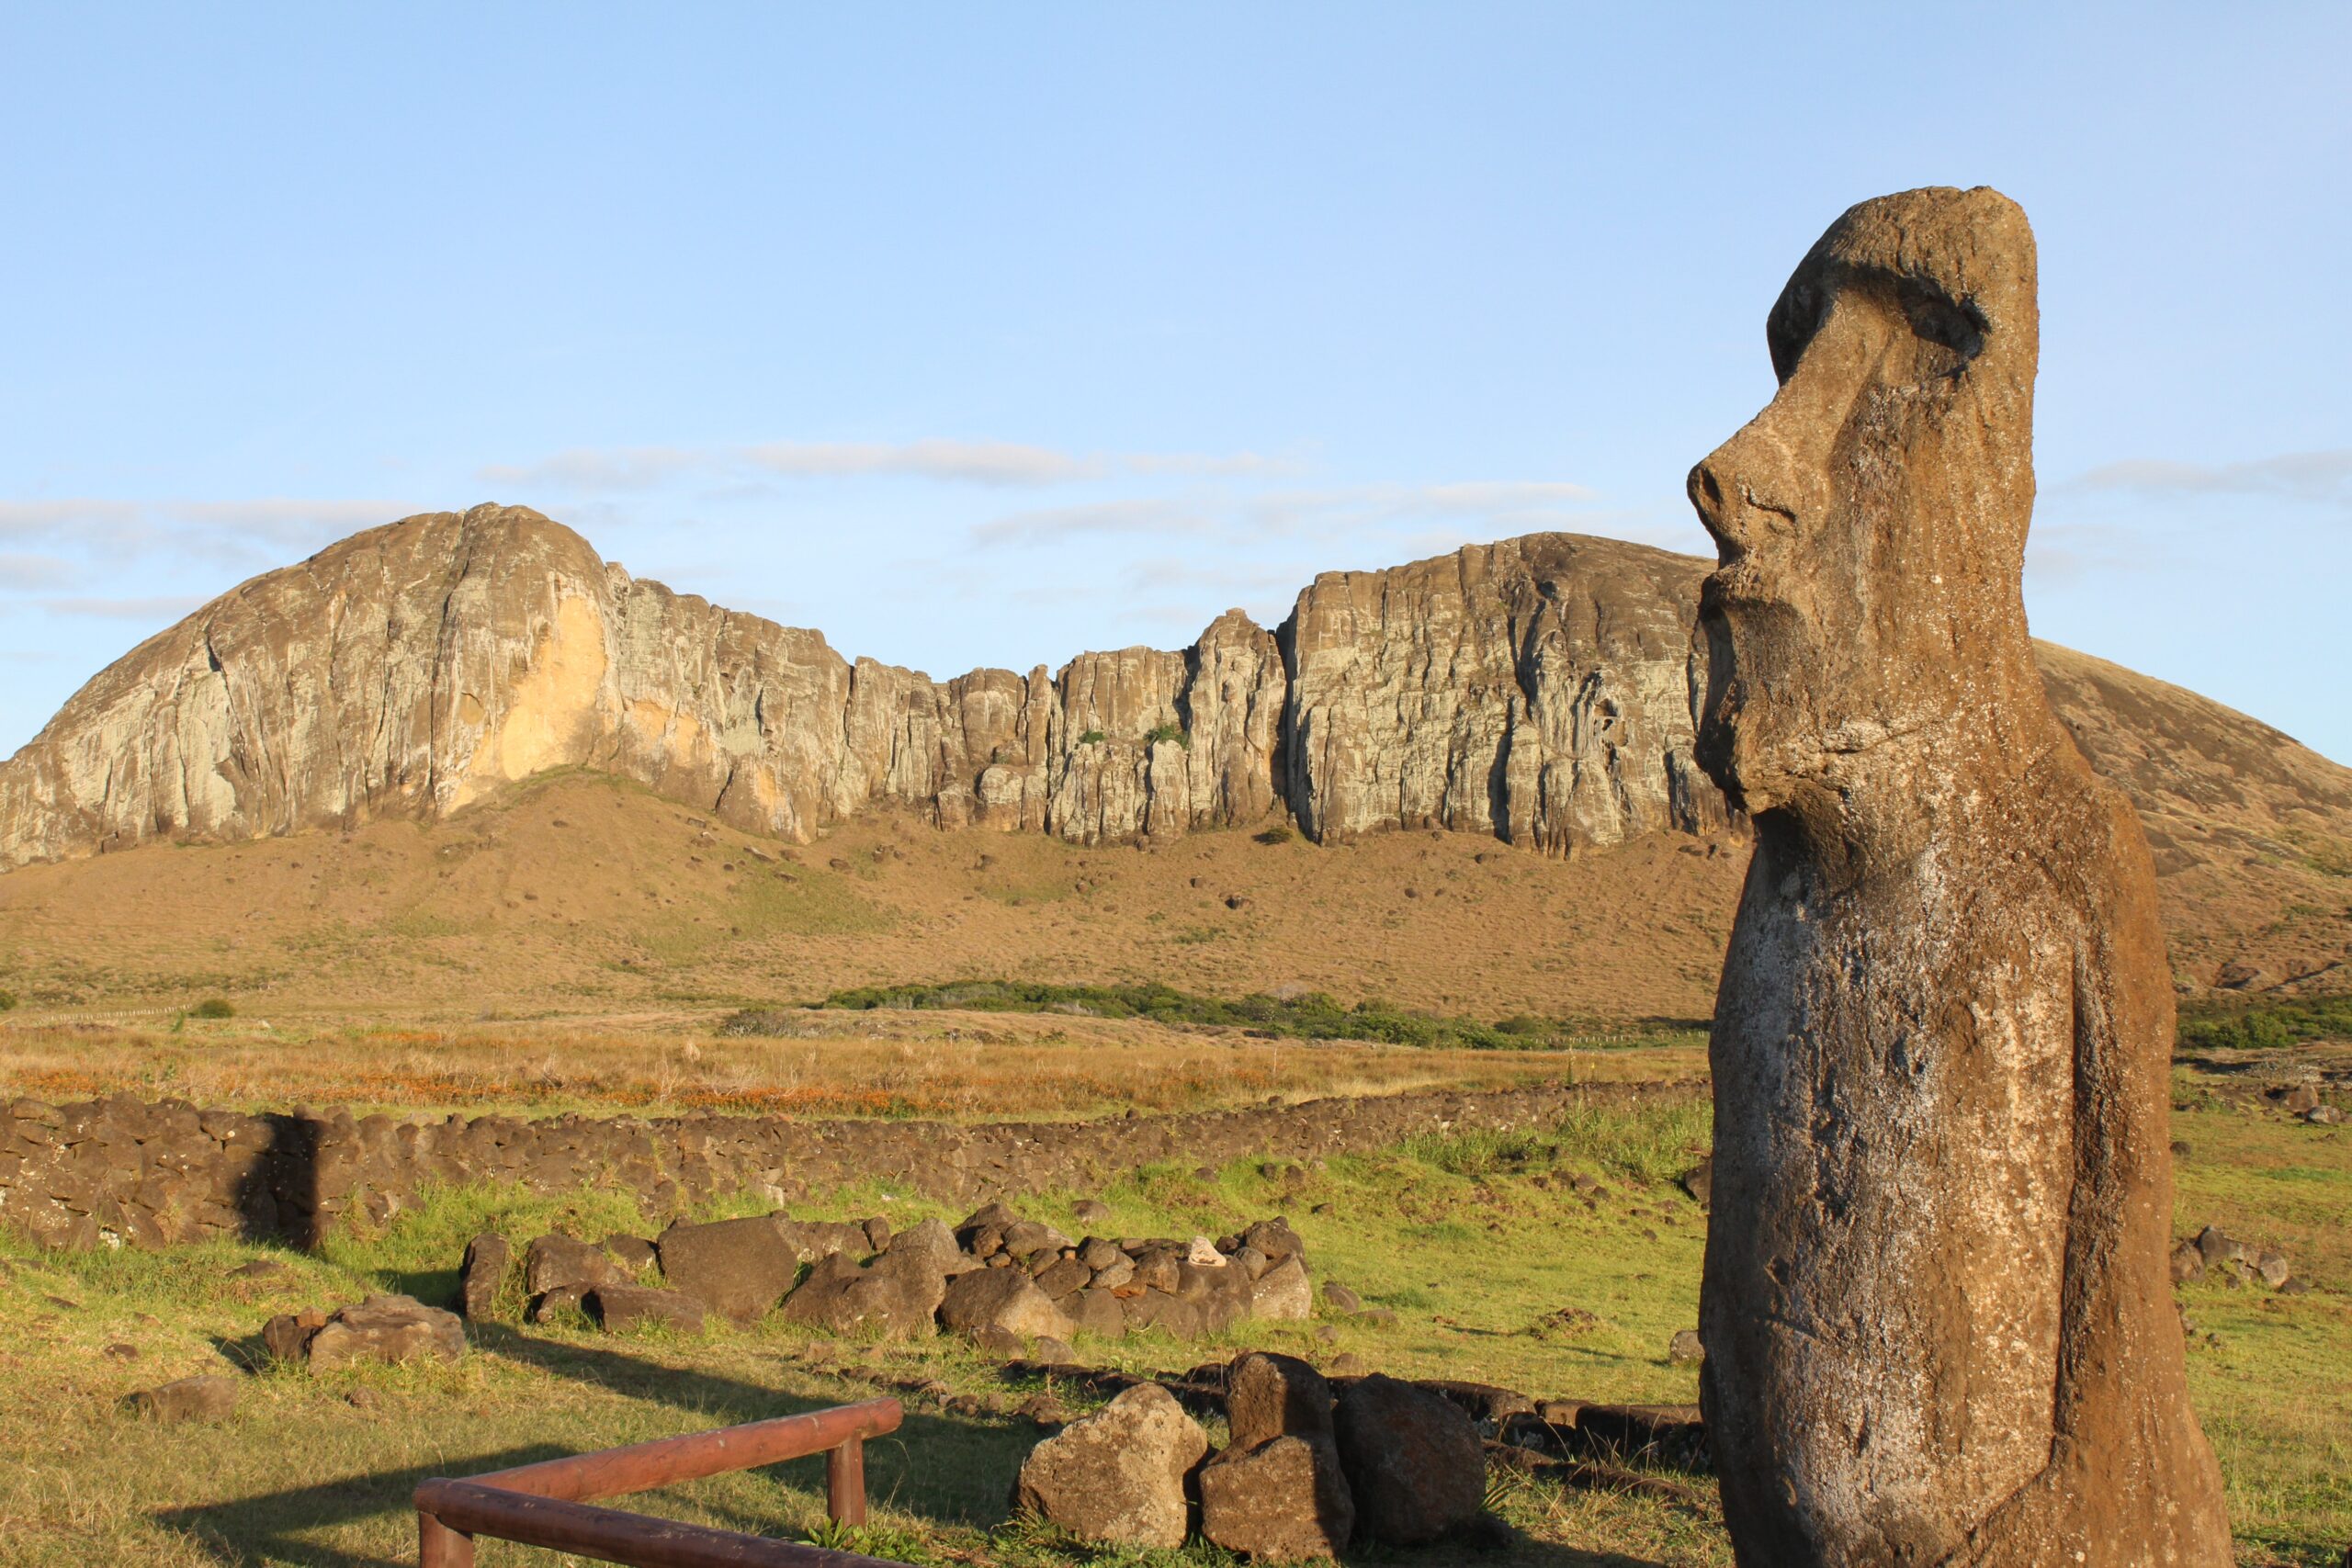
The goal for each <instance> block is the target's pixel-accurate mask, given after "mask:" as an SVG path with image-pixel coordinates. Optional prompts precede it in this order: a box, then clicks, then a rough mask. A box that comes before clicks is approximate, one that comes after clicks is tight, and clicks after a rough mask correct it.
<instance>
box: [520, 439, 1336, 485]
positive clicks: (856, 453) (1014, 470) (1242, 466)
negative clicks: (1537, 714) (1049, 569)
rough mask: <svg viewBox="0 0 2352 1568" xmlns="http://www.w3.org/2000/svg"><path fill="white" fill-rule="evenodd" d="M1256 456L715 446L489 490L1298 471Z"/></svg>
mask: <svg viewBox="0 0 2352 1568" xmlns="http://www.w3.org/2000/svg"><path fill="white" fill-rule="evenodd" d="M1295 468H1296V465H1295V463H1294V462H1293V461H1292V460H1290V459H1286V458H1279V457H1261V456H1260V455H1258V454H1256V453H1253V452H1241V453H1233V454H1222V455H1221V454H1216V453H1196V452H1125V453H1105V454H1091V453H1077V452H1064V451H1060V450H1057V449H1056V448H1054V447H1050V446H1032V445H1029V444H1026V443H1023V442H1017V441H963V440H955V439H950V438H946V437H927V438H925V439H922V440H919V441H899V442H888V441H761V442H752V443H749V444H744V445H735V446H608V447H596V446H582V447H574V448H572V449H571V450H569V451H564V452H559V453H556V454H555V455H554V456H552V457H543V458H540V459H538V460H537V461H535V462H529V463H493V464H491V465H489V466H488V467H485V468H481V469H480V470H478V471H477V475H476V477H477V478H479V479H481V480H482V481H483V482H484V483H486V484H494V485H503V486H514V487H521V488H526V489H528V488H536V487H546V488H549V489H556V490H561V491H567V492H572V493H579V492H594V491H638V490H646V489H650V488H652V487H654V486H657V485H662V484H670V483H683V482H698V483H704V484H711V483H724V482H726V481H728V480H729V479H740V478H741V476H743V475H746V474H756V475H763V476H770V477H776V478H785V479H854V478H886V479H937V480H941V481H943V482H948V483H956V484H972V485H982V486H988V487H990V488H997V489H1022V488H1042V487H1045V486H1048V485H1058V484H1069V483H1074V482H1077V481H1079V480H1083V479H1103V478H1105V477H1107V476H1110V475H1113V474H1119V473H1130V474H1146V475H1163V474H1173V475H1182V476H1187V477H1193V478H1250V477H1264V476H1268V475H1273V474H1281V473H1288V472H1293V471H1295Z"/></svg>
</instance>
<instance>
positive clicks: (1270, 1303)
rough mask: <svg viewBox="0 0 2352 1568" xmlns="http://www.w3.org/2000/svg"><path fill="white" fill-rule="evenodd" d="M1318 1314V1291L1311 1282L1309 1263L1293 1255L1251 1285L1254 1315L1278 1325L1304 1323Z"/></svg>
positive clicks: (1252, 1311)
mask: <svg viewBox="0 0 2352 1568" xmlns="http://www.w3.org/2000/svg"><path fill="white" fill-rule="evenodd" d="M1314 1311H1315V1289H1314V1287H1313V1286H1312V1285H1310V1284H1308V1283H1307V1280H1306V1259H1305V1258H1301V1257H1299V1256H1298V1255H1297V1254H1295V1253H1293V1254H1292V1255H1291V1256H1289V1257H1287V1258H1283V1260H1282V1261H1281V1262H1280V1263H1277V1264H1275V1265H1274V1266H1273V1267H1272V1269H1267V1270H1266V1272H1265V1275H1264V1277H1263V1278H1261V1279H1259V1280H1253V1281H1251V1282H1250V1316H1252V1317H1265V1318H1272V1319H1274V1320H1276V1321H1278V1322H1293V1323H1298V1322H1304V1321H1305V1320H1306V1318H1308V1317H1309V1316H1311V1315H1313V1314H1314Z"/></svg>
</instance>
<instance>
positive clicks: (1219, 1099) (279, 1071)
mask: <svg viewBox="0 0 2352 1568" xmlns="http://www.w3.org/2000/svg"><path fill="white" fill-rule="evenodd" d="M711 1022H712V1018H711V1017H709V1016H705V1017H696V1016H695V1015H692V1014H686V1013H681V1012H672V1013H667V1014H662V1015H651V1016H646V1017H640V1018H616V1019H605V1020H601V1021H595V1023H594V1026H593V1027H583V1026H582V1025H581V1024H579V1023H576V1022H571V1021H565V1022H539V1023H515V1024H479V1023H451V1024H446V1025H438V1026H433V1027H426V1028H399V1029H394V1028H376V1027H369V1026H362V1025H348V1026H336V1025H333V1024H329V1023H316V1022H314V1023H311V1024H304V1023H300V1022H296V1023H292V1024H289V1025H287V1026H284V1027H279V1026H277V1025H274V1024H273V1025H270V1026H268V1027H264V1026H263V1024H262V1023H261V1022H260V1021H254V1020H249V1019H243V1018H234V1019H230V1020H226V1021H205V1020H198V1019H187V1020H183V1021H179V1022H178V1024H177V1026H176V1027H172V1026H169V1025H167V1026H165V1027H164V1028H160V1029H155V1028H137V1027H125V1026H119V1025H113V1024H101V1023H85V1024H62V1023H56V1022H48V1023H42V1022H35V1021H12V1022H10V1023H7V1024H5V1025H0V1093H6V1094H21V1095H31V1096H33V1097H34V1098H36V1099H41V1100H79V1099H88V1098H92V1097H95V1096H99V1095H107V1094H114V1093H119V1092H122V1093H130V1094H134V1095H138V1096H141V1097H142V1098H148V1099H154V1098H161V1097H164V1096H170V1097H175V1098H178V1099H183V1100H192V1101H194V1102H196V1103H198V1104H201V1105H226V1106H239V1107H262V1106H286V1105H299V1104H306V1103H307V1104H318V1105H348V1106H352V1107H354V1108H356V1109H358V1110H361V1111H368V1110H384V1111H392V1112H394V1113H396V1114H409V1113H414V1112H419V1111H426V1112H440V1111H490V1110H496V1111H504V1112H510V1113H524V1114H541V1113H553V1112H557V1111H628V1112H632V1113H637V1114H649V1115H668V1114H677V1113H682V1112H688V1111H728V1112H740V1113H746V1114H779V1113H794V1114H808V1115H819V1116H875V1115H883V1116H925V1117H949V1118H975V1119H978V1118H1007V1117H1020V1118H1048V1119H1050V1118H1054V1117H1061V1116H1084V1115H1096V1114H1103V1113H1105V1112H1109V1111H1114V1110H1123V1109H1125V1108H1126V1107H1129V1106H1134V1107H1137V1108H1140V1109H1142V1110H1146V1111H1193V1110H1203V1109H1208V1108H1211V1107H1216V1106H1227V1105H1236V1104H1245V1103H1253V1102H1256V1101H1259V1100H1265V1099H1267V1098H1268V1097H1270V1096H1278V1097H1282V1098H1284V1099H1294V1100H1295V1099H1305V1098H1310V1097H1317V1096H1328V1095H1365V1094H1393V1093H1399V1092H1402V1091H1405V1090H1409V1089H1431V1088H1444V1089H1507V1088H1510V1087H1512V1086H1514V1085H1520V1084H1526V1083H1532V1082H1542V1081H1552V1080H1557V1079H1568V1080H1571V1081H1577V1082H1614V1081H1627V1080H1634V1079H1644V1080H1646V1079H1653V1078H1659V1077H1665V1078H1695V1077H1701V1076H1702V1075H1703V1074H1704V1073H1705V1071H1706V1062H1705V1052H1704V1050H1703V1048H1702V1047H1701V1046H1699V1045H1697V1044H1679V1045H1663V1046H1645V1047H1638V1048H1626V1049H1609V1050H1566V1051H1524V1052H1520V1051H1466V1050H1435V1049H1425V1048H1419V1047H1413V1046H1401V1045H1381V1044H1367V1043H1357V1042H1350V1041H1329V1042H1305V1041H1296V1040H1267V1039H1252V1038H1250V1037H1248V1036H1246V1035H1245V1034H1244V1033H1243V1032H1241V1031H1239V1030H1238V1029H1229V1028H1216V1029H1213V1028H1193V1029H1177V1028H1170V1027H1166V1026H1163V1025H1160V1024H1157V1023H1152V1022H1148V1021H1145V1020H1141V1019H1081V1018H1070V1017H1065V1016H1060V1015H1053V1014H1046V1015H1030V1014H1018V1013H1015V1014H1005V1013H957V1012H919V1013H918V1012H884V1011H876V1012H812V1013H809V1015H808V1025H809V1029H810V1031H811V1032H812V1033H811V1037H809V1038H806V1039H798V1038H786V1039H759V1038H754V1039H736V1038H728V1037H721V1036H718V1035H716V1034H714V1033H713V1032H712V1029H711Z"/></svg>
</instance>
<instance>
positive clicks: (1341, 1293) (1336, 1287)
mask: <svg viewBox="0 0 2352 1568" xmlns="http://www.w3.org/2000/svg"><path fill="white" fill-rule="evenodd" d="M1323 1304H1324V1305H1325V1306H1328V1307H1329V1308H1330V1309H1331V1310H1332V1311H1333V1312H1362V1311H1363V1297H1362V1296H1360V1295H1358V1294H1356V1293H1355V1292H1353V1291H1351V1290H1350V1289H1348V1288H1347V1287H1346V1286H1345V1285H1342V1284H1340V1282H1339V1281H1338V1280H1324V1281H1323Z"/></svg>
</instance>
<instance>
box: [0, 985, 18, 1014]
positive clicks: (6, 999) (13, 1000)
mask: <svg viewBox="0 0 2352 1568" xmlns="http://www.w3.org/2000/svg"><path fill="white" fill-rule="evenodd" d="M16 1005H17V993H16V992H14V991H9V990H0V1012H6V1011H7V1010H9V1009H10V1008H12V1007H15V1006H16Z"/></svg>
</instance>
